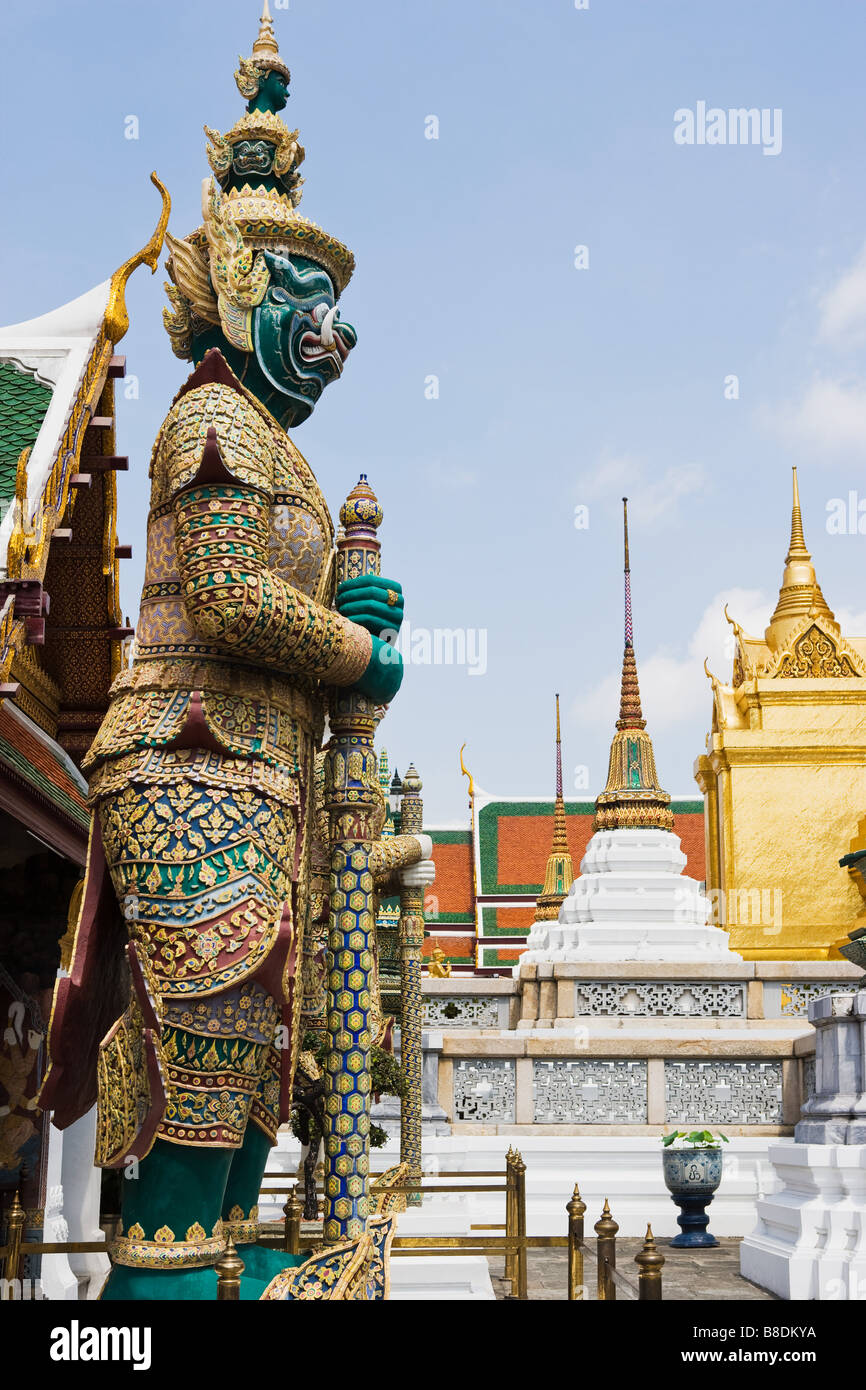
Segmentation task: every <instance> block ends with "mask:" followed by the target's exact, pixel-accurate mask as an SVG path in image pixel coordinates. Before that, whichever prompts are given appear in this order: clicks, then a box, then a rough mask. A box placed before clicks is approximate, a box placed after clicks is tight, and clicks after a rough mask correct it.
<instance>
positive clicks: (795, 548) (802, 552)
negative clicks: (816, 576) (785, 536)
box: [785, 468, 812, 561]
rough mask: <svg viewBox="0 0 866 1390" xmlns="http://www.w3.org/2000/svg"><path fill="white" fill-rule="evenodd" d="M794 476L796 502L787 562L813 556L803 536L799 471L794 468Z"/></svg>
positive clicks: (792, 514) (792, 517) (794, 503)
mask: <svg viewBox="0 0 866 1390" xmlns="http://www.w3.org/2000/svg"><path fill="white" fill-rule="evenodd" d="M791 472H792V473H793V475H794V501H793V505H792V507H791V544H790V546H789V547H788V554H787V556H786V557H785V559H786V561H790V560H792V559H794V558H796V559H803V560H811V558H812V556H811V555H810V554H809V552H808V550H807V549H806V538H805V536H804V535H803V514H802V512H801V511H800V489H799V486H798V485H797V469H796V468H792V469H791Z"/></svg>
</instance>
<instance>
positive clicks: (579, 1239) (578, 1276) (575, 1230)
mask: <svg viewBox="0 0 866 1390" xmlns="http://www.w3.org/2000/svg"><path fill="white" fill-rule="evenodd" d="M565 1209H566V1211H567V1212H568V1298H569V1302H570V1303H574V1302H575V1301H576V1300H577V1301H579V1300H581V1299H582V1298H583V1216H584V1212H585V1211H586V1202H583V1201H581V1197H580V1188H579V1187H578V1185H577V1183H575V1184H574V1192H573V1193H572V1194H571V1200H570V1201H569V1202H567V1203H566V1207H565Z"/></svg>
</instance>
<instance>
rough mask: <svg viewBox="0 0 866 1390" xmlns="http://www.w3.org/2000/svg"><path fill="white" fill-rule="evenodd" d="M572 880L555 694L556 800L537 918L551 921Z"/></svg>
mask: <svg viewBox="0 0 866 1390" xmlns="http://www.w3.org/2000/svg"><path fill="white" fill-rule="evenodd" d="M573 882H574V865H573V863H572V858H571V852H570V850H569V848H568V833H567V830H566V825H565V802H564V800H563V797H562V736H561V733H560V726H559V696H558V695H557V697H556V801H555V803H554V808H553V845H552V847H551V850H550V854H549V856H548V860H547V869H546V871H545V875H544V887H543V888H542V890H541V896H540V897H539V898H538V901H537V903H536V911H535V916H536V920H538V921H555V920H556V918H557V917H558V916H559V909H560V908H561V906H562V904H563V902H564V901H565V898H566V896H567V894H568V890H569V888H570V887H571V885H572V884H573Z"/></svg>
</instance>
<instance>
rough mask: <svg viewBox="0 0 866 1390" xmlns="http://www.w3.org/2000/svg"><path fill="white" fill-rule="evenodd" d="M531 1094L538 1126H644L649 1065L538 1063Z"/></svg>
mask: <svg viewBox="0 0 866 1390" xmlns="http://www.w3.org/2000/svg"><path fill="white" fill-rule="evenodd" d="M533 1089H534V1101H535V1114H534V1118H535V1123H536V1124H541V1125H550V1124H567V1125H578V1124H583V1125H587V1124H589V1125H621V1124H636V1125H643V1124H646V1122H647V1066H646V1062H643V1061H637V1062H632V1061H620V1060H616V1061H610V1062H608V1061H595V1060H592V1059H589V1058H581V1059H579V1060H575V1061H570V1060H568V1061H566V1060H559V1059H558V1058H557V1059H556V1060H555V1061H551V1062H547V1061H541V1060H538V1059H536V1060H535V1062H534V1063H533Z"/></svg>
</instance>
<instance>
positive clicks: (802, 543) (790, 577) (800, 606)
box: [764, 468, 835, 652]
mask: <svg viewBox="0 0 866 1390" xmlns="http://www.w3.org/2000/svg"><path fill="white" fill-rule="evenodd" d="M792 471H793V477H794V498H793V504H792V507H791V543H790V545H789V546H788V553H787V555H786V556H785V572H784V574H783V575H782V587H781V589H780V590H779V601H778V603H777V604H776V608H775V612H774V613H773V616H772V618H771V619H770V625H769V627H768V628H767V630H766V633H765V634H764V636H765V640H766V643H767V646H768V647H769V648H770V650H771V651H774V652H775V651H779V650H780V649H781V648H782V647H785V646H786V645H787V641H788V638H789V636H790V635H791V633H792V632H793V631H794V629H795V628H796V627H798V626H799V625H800V623H801V622H802V620H803V618H805V617H806V616H809V615H810V616H812V617H817V616H818V615H820V616H821V617H823V618H828V619H829V620H830V622H831V623H832V622H835V619H834V617H833V612H832V609H831V608H830V606H829V605H828V603H827V600H826V599H825V598H824V595H823V594H822V593H821V586H820V584H819V583H818V579H817V576H816V574H815V566H814V565H813V564H812V556H811V554H810V553H809V551H808V549H807V547H806V538H805V536H804V535H803V515H802V512H801V511H800V489H799V486H798V484H797V470H796V468H794V469H793V470H792Z"/></svg>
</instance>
